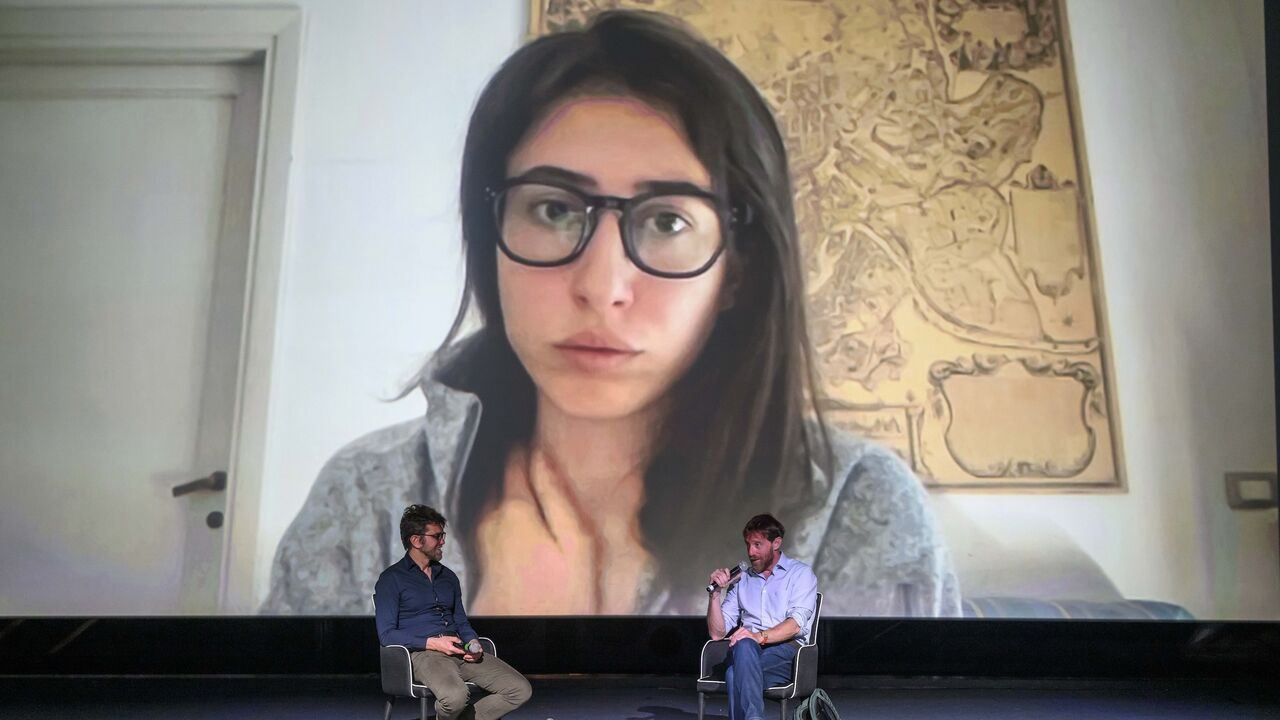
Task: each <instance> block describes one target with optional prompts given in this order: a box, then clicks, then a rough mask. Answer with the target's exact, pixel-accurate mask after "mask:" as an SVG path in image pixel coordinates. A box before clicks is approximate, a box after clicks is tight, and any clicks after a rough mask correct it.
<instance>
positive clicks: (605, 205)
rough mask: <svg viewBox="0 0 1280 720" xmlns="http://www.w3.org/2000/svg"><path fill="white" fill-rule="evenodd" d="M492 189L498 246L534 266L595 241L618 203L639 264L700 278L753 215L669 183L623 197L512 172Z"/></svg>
mask: <svg viewBox="0 0 1280 720" xmlns="http://www.w3.org/2000/svg"><path fill="white" fill-rule="evenodd" d="M487 192H488V195H489V197H490V199H491V200H492V201H493V215H494V219H495V221H496V222H497V225H498V246H499V248H501V250H502V252H503V254H505V255H506V256H507V257H509V258H511V259H512V260H513V261H515V262H518V263H520V264H522V265H530V266H533V267H555V266H559V265H567V264H569V263H571V262H573V261H574V260H576V259H577V258H578V256H579V255H581V254H582V252H583V251H584V250H585V249H586V247H587V243H588V242H590V241H591V236H592V234H593V233H594V231H595V228H596V224H597V223H598V222H599V217H600V212H601V211H604V210H616V211H618V212H619V213H620V217H619V220H618V226H619V228H620V229H621V232H622V245H623V248H624V250H625V251H626V253H627V257H628V258H629V259H630V260H631V262H633V263H635V265H636V267H638V268H640V269H641V270H643V271H644V272H646V273H649V274H650V275H656V276H658V277H663V278H690V277H695V276H697V275H701V274H702V273H704V272H706V271H707V270H708V269H710V268H711V266H712V265H713V264H715V261H716V259H717V258H719V257H720V253H722V252H724V248H725V245H726V237H727V233H726V231H725V229H726V228H728V227H731V226H733V225H736V224H741V223H749V222H750V221H751V220H750V212H749V210H747V209H745V208H744V209H743V210H741V211H737V210H734V209H729V208H727V204H726V203H724V202H723V201H722V200H721V199H720V198H719V197H718V196H717V195H715V194H713V193H710V192H706V191H702V190H696V189H685V188H682V189H680V190H668V189H665V188H664V189H661V190H658V191H655V192H649V193H644V194H641V195H636V196H634V197H629V198H620V197H613V196H610V195H588V194H586V193H584V192H582V191H581V190H578V189H577V188H574V187H571V186H569V185H560V184H557V183H555V182H550V181H547V180H529V179H524V178H513V179H510V180H507V181H505V182H503V183H502V185H500V186H499V187H497V188H489V189H487Z"/></svg>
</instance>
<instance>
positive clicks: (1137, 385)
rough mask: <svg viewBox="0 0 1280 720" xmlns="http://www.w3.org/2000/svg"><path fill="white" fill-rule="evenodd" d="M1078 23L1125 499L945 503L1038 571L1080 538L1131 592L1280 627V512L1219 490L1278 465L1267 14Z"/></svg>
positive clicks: (1243, 1) (1144, 9)
mask: <svg viewBox="0 0 1280 720" xmlns="http://www.w3.org/2000/svg"><path fill="white" fill-rule="evenodd" d="M1067 14H1068V20H1069V23H1070V33H1071V41H1072V45H1073V47H1074V51H1075V68H1076V76H1077V79H1078V85H1079V98H1080V105H1081V113H1082V116H1083V118H1082V119H1083V128H1084V135H1085V144H1086V150H1087V154H1088V163H1089V168H1090V176H1091V178H1092V183H1093V200H1094V209H1095V214H1096V220H1097V230H1098V244H1099V245H1100V247H1101V266H1102V276H1103V285H1104V292H1105V296H1106V306H1107V311H1108V316H1109V323H1110V334H1111V343H1112V348H1113V354H1114V358H1115V375H1114V376H1115V385H1114V387H1113V388H1112V391H1113V392H1115V393H1117V398H1118V405H1119V407H1120V427H1121V433H1122V440H1123V444H1124V455H1125V459H1126V466H1127V468H1128V484H1129V491H1128V493H1126V494H1120V495H1079V496H1059V495H1030V496H1028V495H1011V496H992V495H970V496H960V495H949V496H945V497H942V496H938V497H935V501H936V503H937V504H938V505H939V507H940V509H942V511H943V512H944V514H946V515H949V516H960V517H964V518H965V519H966V521H967V522H969V523H972V524H974V525H977V526H981V527H985V528H986V529H987V530H989V531H991V532H993V533H995V534H996V535H997V536H999V538H1000V541H1001V543H1003V544H1006V545H1008V546H1009V547H1011V548H1021V549H1022V550H1021V552H1022V554H1024V555H1029V556H1031V557H1032V560H1033V561H1032V562H1031V563H1029V564H1032V565H1034V561H1036V560H1039V561H1043V562H1045V563H1046V564H1047V565H1052V560H1051V559H1049V558H1047V557H1045V556H1044V555H1043V554H1040V556H1039V557H1036V556H1037V555H1038V554H1037V553H1036V552H1035V551H1033V550H1029V549H1028V547H1029V546H1031V545H1033V544H1034V543H1035V542H1036V538H1037V537H1040V536H1047V535H1049V534H1061V533H1065V535H1066V536H1068V537H1069V538H1070V539H1071V540H1073V541H1074V542H1075V543H1076V544H1078V546H1079V547H1080V548H1082V549H1083V550H1084V551H1085V552H1086V553H1088V555H1090V556H1092V558H1093V560H1094V561H1095V562H1096V563H1097V564H1098V565H1099V566H1101V568H1102V570H1103V571H1104V572H1105V573H1106V575H1107V576H1108V577H1109V578H1110V579H1111V581H1112V582H1113V583H1114V584H1115V585H1116V587H1117V588H1118V589H1119V591H1120V593H1121V594H1122V595H1124V596H1126V597H1130V598H1154V599H1162V600H1172V601H1174V602H1178V603H1180V604H1182V605H1184V606H1186V607H1187V608H1188V609H1190V610H1191V611H1192V613H1194V614H1196V615H1197V616H1199V617H1208V618H1222V617H1230V618H1268V619H1276V618H1280V577H1278V573H1277V566H1278V564H1280V562H1278V560H1277V536H1276V512H1275V510H1269V511H1252V512H1239V511H1231V510H1229V509H1228V508H1227V504H1226V499H1225V498H1226V496H1225V491H1224V486H1223V477H1222V476H1223V473H1224V472H1226V471H1231V470H1274V469H1275V467H1276V465H1275V463H1276V444H1275V431H1276V428H1275V393H1274V376H1273V374H1272V373H1273V365H1272V360H1273V358H1272V354H1273V353H1272V344H1271V343H1272V318H1271V281H1270V229H1269V228H1270V226H1269V217H1268V199H1267V187H1268V178H1267V160H1266V157H1267V141H1266V86H1265V78H1264V68H1265V57H1264V46H1263V33H1262V27H1263V26H1262V3H1261V2H1259V1H1258V0H1230V1H1228V0H1215V1H1214V2H1204V0H1177V1H1174V0H1124V1H1123V2H1116V1H1115V0H1069V2H1067ZM966 516H967V517H966ZM1006 518H1017V519H1018V526H1017V527H1016V528H1010V527H1008V523H1007V521H1006ZM957 524H958V523H957ZM1022 559H1025V558H1022ZM961 562H962V563H963V562H966V559H964V558H962V559H961ZM968 562H971V563H973V562H975V561H972V560H969V561H968ZM990 570H991V572H992V574H993V575H994V574H997V573H998V569H996V568H990ZM985 579H987V578H984V577H981V576H977V577H971V578H969V582H970V583H977V584H981V583H982V582H983V581H984V580H985ZM1043 581H1044V582H1045V584H1047V585H1052V583H1051V582H1050V581H1049V580H1048V578H1045V579H1044V580H1043ZM961 583H962V585H963V584H966V579H965V578H964V577H962V578H961Z"/></svg>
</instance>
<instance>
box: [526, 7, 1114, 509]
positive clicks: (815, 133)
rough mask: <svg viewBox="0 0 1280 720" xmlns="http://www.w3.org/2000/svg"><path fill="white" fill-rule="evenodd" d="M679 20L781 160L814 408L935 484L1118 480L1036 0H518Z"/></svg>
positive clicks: (1070, 153) (1049, 10) (562, 20)
mask: <svg viewBox="0 0 1280 720" xmlns="http://www.w3.org/2000/svg"><path fill="white" fill-rule="evenodd" d="M617 7H629V8H642V9H648V10H657V11H660V12H664V13H667V14H670V15H675V16H677V17H680V18H682V19H683V20H684V21H685V22H687V23H689V24H690V25H691V26H693V27H694V28H696V29H697V30H698V31H699V32H701V33H702V35H703V36H704V37H706V38H708V39H709V40H710V41H711V42H713V43H714V44H715V45H716V46H717V47H719V48H720V49H721V50H722V51H723V52H724V53H725V54H726V55H728V56H729V57H730V58H732V59H733V61H734V62H735V63H737V64H738V66H739V67H740V68H742V69H743V71H744V72H746V74H747V75H748V76H749V77H751V79H752V80H753V81H754V82H755V83H756V86H757V87H759V88H760V90H761V92H762V93H763V95H764V96H765V98H766V99H767V100H768V101H769V103H770V104H771V105H772V107H773V109H774V111H775V112H776V114H777V116H778V119H779V122H780V124H781V126H782V131H783V134H784V136H785V138H786V141H787V146H788V150H789V152H790V157H791V168H792V173H793V177H794V181H795V189H796V207H797V215H798V218H799V222H800V234H801V237H802V238H803V242H804V252H805V257H806V265H807V272H808V277H807V282H808V294H809V309H810V322H811V323H812V328H811V331H812V338H813V342H814V344H815V351H816V352H815V357H816V358H817V361H818V363H819V371H820V374H821V377H822V384H823V387H822V392H823V394H824V395H825V396H826V399H825V400H824V401H823V404H824V406H825V408H826V412H827V417H828V419H829V420H831V421H832V422H833V423H834V424H835V425H837V426H840V427H844V428H846V429H848V430H850V431H852V432H855V433H858V434H861V435H864V436H870V437H873V438H876V439H877V440H879V441H880V442H882V443H884V444H886V445H888V446H890V447H892V448H894V449H896V450H897V451H898V452H899V453H900V454H901V455H902V456H903V457H904V458H905V459H906V460H907V461H908V462H909V463H910V464H911V465H912V467H913V468H914V469H915V471H916V472H917V474H919V475H920V477H921V478H922V479H923V480H924V481H925V482H926V483H927V484H929V485H931V486H934V487H939V488H999V489H1031V488H1037V489H1046V490H1047V489H1061V490H1089V489H1116V488H1120V487H1123V478H1122V476H1121V473H1120V462H1119V449H1118V442H1117V438H1116V430H1117V428H1116V427H1115V425H1114V423H1113V418H1114V417H1115V415H1114V412H1113V407H1112V404H1111V402H1110V401H1109V400H1108V388H1109V385H1110V380H1111V378H1110V371H1109V369H1108V362H1109V361H1108V358H1107V348H1106V342H1107V337H1106V332H1105V325H1104V322H1103V313H1102V306H1101V297H1102V295H1101V291H1100V287H1099V285H1098V276H1097V259H1096V248H1095V247H1094V244H1093V240H1092V228H1091V225H1090V217H1091V211H1090V208H1089V202H1090V201H1089V196H1088V192H1087V175H1086V174H1085V164H1084V160H1083V152H1082V150H1081V144H1080V142H1079V135H1078V119H1077V118H1076V116H1075V112H1076V109H1075V107H1074V98H1073V96H1072V89H1071V78H1070V75H1069V73H1070V53H1069V45H1068V43H1067V35H1066V30H1065V26H1064V23H1063V17H1062V15H1061V13H1060V8H1059V7H1058V4H1057V3H1056V2H1053V0H533V4H532V14H531V18H530V27H531V30H532V32H534V33H536V34H541V33H545V32H555V31H556V30H560V29H567V28H573V27H578V26H580V25H581V24H582V23H583V22H584V21H585V20H586V19H587V18H589V17H590V16H591V15H592V14H593V13H595V12H597V11H599V10H602V9H607V8H617Z"/></svg>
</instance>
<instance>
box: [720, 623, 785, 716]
mask: <svg viewBox="0 0 1280 720" xmlns="http://www.w3.org/2000/svg"><path fill="white" fill-rule="evenodd" d="M798 651H799V648H798V647H797V646H796V644H795V643H794V642H787V643H782V644H781V645H770V646H769V647H767V648H761V647H760V645H759V644H758V643H757V642H756V641H755V640H745V639H744V640H739V641H738V642H737V643H735V644H734V646H733V647H731V648H729V664H728V667H727V669H726V670H725V673H724V680H725V686H726V687H727V688H728V689H729V720H763V719H764V689H765V688H767V687H771V686H773V685H785V684H786V683H788V682H791V666H792V664H793V663H794V662H795V659H796V653H797V652H798Z"/></svg>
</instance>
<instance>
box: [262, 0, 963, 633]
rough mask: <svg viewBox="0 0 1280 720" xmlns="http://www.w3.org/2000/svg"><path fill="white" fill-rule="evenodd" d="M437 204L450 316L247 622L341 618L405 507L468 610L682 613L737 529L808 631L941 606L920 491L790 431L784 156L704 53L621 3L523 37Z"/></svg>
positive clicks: (943, 590)
mask: <svg viewBox="0 0 1280 720" xmlns="http://www.w3.org/2000/svg"><path fill="white" fill-rule="evenodd" d="M461 207H462V226H463V239H464V244H465V252H466V283H467V291H468V295H467V297H468V300H469V301H470V303H472V304H473V307H472V308H468V303H467V302H464V304H463V307H462V308H461V309H460V311H459V313H458V316H457V318H458V319H457V321H456V322H455V324H454V329H453V331H452V332H451V333H450V335H449V338H448V339H447V340H446V342H445V344H444V346H443V347H442V349H441V350H440V351H439V352H437V353H436V355H435V357H434V358H433V360H432V361H431V362H430V363H429V365H428V366H427V367H426V368H425V369H424V370H423V372H422V375H421V383H420V386H421V390H422V392H423V393H424V394H425V395H426V398H427V402H428V409H427V413H426V417H425V418H423V419H420V420H417V421H414V422H410V423H405V424H401V425H397V426H394V427H391V428H387V429H384V430H382V431H379V432H377V433H374V434H372V435H369V436H367V437H365V438H362V439H360V440H358V441H356V442H355V443H353V444H352V445H350V446H348V447H347V448H345V449H343V450H342V451H341V452H339V453H338V454H337V455H336V456H335V457H334V458H333V459H332V460H330V462H329V463H328V464H327V465H326V467H325V469H324V470H323V471H322V473H321V475H320V477H319V479H318V480H317V482H316V484H315V487H314V488H313V490H312V493H311V496H310V497H309V498H308V500H307V503H306V505H305V506H304V508H303V509H302V511H301V512H300V513H299V515H298V517H297V518H296V519H295V520H294V522H293V524H292V526H291V527H290V529H289V531H288V533H287V534H286V536H285V538H284V540H283V541H282V542H281V544H280V547H279V550H278V552H277V557H276V563H275V566H274V568H273V574H272V587H271V593H270V597H269V599H268V601H267V607H266V609H267V610H269V611H274V612H303V613H344V612H365V611H366V610H367V607H368V597H369V592H371V589H372V587H373V583H374V581H375V580H376V579H377V576H378V573H379V572H381V571H382V569H383V568H384V567H386V566H387V564H388V563H389V562H391V561H393V560H394V559H395V558H396V557H397V556H398V554H399V552H400V549H399V548H400V539H399V537H398V535H397V533H396V529H395V522H393V521H394V519H395V517H396V516H397V513H398V512H399V510H400V509H401V508H403V507H404V506H405V505H407V504H411V503H426V504H430V505H433V506H437V507H441V508H442V509H443V510H444V511H445V513H446V514H447V515H448V516H449V517H450V518H451V520H452V526H451V530H452V532H451V534H450V541H451V542H450V543H449V544H448V545H447V546H446V547H445V562H446V563H447V564H448V565H449V566H450V567H452V568H453V569H454V570H455V571H456V572H457V574H458V575H459V576H463V583H462V584H463V586H464V587H466V588H468V591H469V592H470V593H471V594H470V596H469V597H468V599H467V600H468V602H467V608H468V611H469V612H470V613H472V614H475V615H493V614H521V615H526V614H534V615H537V614H569V615H578V614H629V613H641V614H651V613H684V614H701V613H702V612H703V611H704V609H705V604H706V593H705V591H704V590H703V586H705V584H706V573H707V568H709V567H720V566H723V565H726V564H732V563H734V562H736V561H737V560H738V559H739V557H740V556H741V555H742V539H741V524H742V518H744V517H751V516H753V515H755V514H758V513H761V512H771V513H773V514H774V515H776V516H777V517H779V518H780V519H782V520H783V522H785V523H786V525H787V527H788V528H789V533H788V536H787V547H788V549H787V552H788V554H789V555H791V556H794V557H797V558H800V559H803V560H804V561H806V562H808V563H811V564H812V566H813V568H814V571H815V573H816V574H817V576H818V580H819V588H820V589H821V590H822V591H823V592H824V594H825V598H826V601H825V602H826V604H825V612H826V613H828V614H836V615H854V614H859V615H861V614H867V615H913V616H921V615H926V616H927V615H957V614H959V610H960V607H959V604H960V603H959V593H958V589H957V585H956V579H955V576H954V574H953V573H952V571H951V567H950V562H949V560H948V557H947V554H946V550H945V548H944V546H943V544H942V541H941V539H940V536H939V534H938V532H937V530H936V528H935V526H934V522H933V519H932V516H931V514H930V512H929V510H928V508H927V505H926V497H925V494H924V492H923V490H922V488H921V486H920V483H919V482H918V481H917V479H916V478H915V477H914V476H913V475H912V474H911V472H910V470H909V469H908V468H907V467H906V465H905V464H904V463H903V462H902V461H901V460H899V459H898V458H897V456H895V455H894V454H892V453H891V452H889V451H888V450H885V449H883V448H881V447H878V446H876V445H874V444H871V443H869V442H867V441H864V440H861V439H859V438H855V437H849V436H846V435H842V434H839V433H836V432H834V431H832V430H830V429H828V428H826V427H825V426H824V425H823V423H822V421H821V419H820V417H819V415H818V413H817V412H816V409H815V407H814V404H813V398H814V396H815V394H816V390H815V388H816V384H815V381H814V378H813V371H812V368H811V363H810V358H809V350H808V347H809V346H808V342H807V338H806V331H805V311H804V298H805V296H804V289H803V282H802V275H803V271H802V266H801V257H800V249H799V242H798V239H797V237H796V225H795V219H794V212H793V208H792V190H791V186H790V181H789V177H788V169H787V159H786V152H785V150H784V147H783V143H782V139H781V137H780V135H779V132H778V129H777V127H776V125H775V122H774V119H773V117H772V115H771V114H770V112H769V110H768V108H767V106H766V105H765V103H764V101H763V100H762V99H761V97H760V95H759V94H758V92H757V91H756V90H755V88H754V87H753V86H752V85H751V83H750V81H749V80H747V79H746V77H745V76H744V75H743V74H742V73H741V72H739V71H738V70H737V69H736V68H735V67H734V66H733V65H732V64H731V63H730V62H729V61H728V60H727V59H725V58H724V57H723V56H722V55H721V54H720V53H719V52H718V51H716V50H715V49H714V48H712V47H711V46H709V45H707V44H706V43H704V42H702V41H701V40H699V39H696V38H695V37H693V36H692V35H691V34H690V33H689V32H688V31H686V30H685V29H683V28H682V27H680V26H678V25H676V24H675V23H674V22H673V21H669V20H667V19H665V18H661V17H658V16H653V15H648V14H637V13H622V12H619V13H606V14H603V15H601V16H599V18H598V19H597V20H596V21H595V22H594V24H593V25H592V26H591V27H589V28H588V29H586V30H584V31H580V32H569V33H562V34H557V35H552V36H548V37H543V38H540V39H538V40H535V41H533V42H531V43H530V44H528V45H526V46H525V47H523V48H522V49H520V50H519V51H517V52H516V53H515V54H514V55H513V56H512V57H511V58H510V59H509V60H508V61H507V62H506V63H505V64H504V65H503V66H502V68H501V69H500V70H499V71H498V73H497V74H496V75H495V76H494V77H493V78H492V79H491V80H490V82H489V84H488V85H487V87H486V88H485V90H484V92H483V94H482V95H481V97H480V99H479V101H478V104H477V106H476V108H475V111H474V114H473V116H472V119H471V124H470V128H469V130H468V133H467V141H466V150H465V155H464V158H463V169H462V181H461ZM469 310H474V312H475V314H476V316H477V318H478V321H479V323H480V325H481V329H480V330H478V331H477V332H474V333H472V334H468V335H465V336H464V335H463V334H462V333H461V332H460V331H459V327H460V326H461V325H462V321H463V319H464V316H466V315H467V314H468V312H469Z"/></svg>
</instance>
